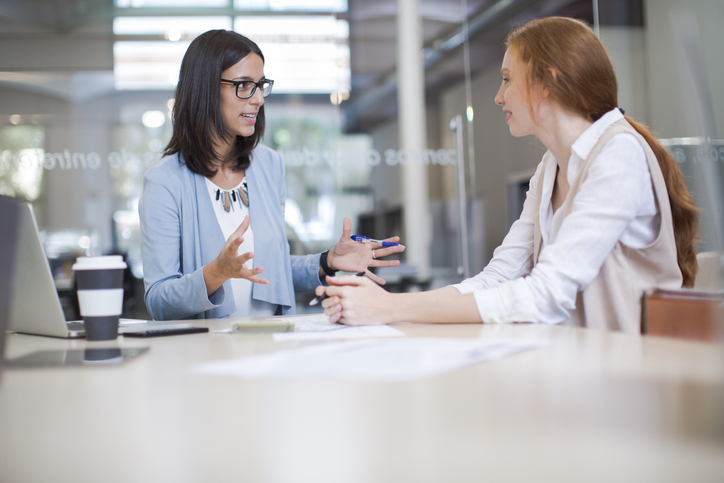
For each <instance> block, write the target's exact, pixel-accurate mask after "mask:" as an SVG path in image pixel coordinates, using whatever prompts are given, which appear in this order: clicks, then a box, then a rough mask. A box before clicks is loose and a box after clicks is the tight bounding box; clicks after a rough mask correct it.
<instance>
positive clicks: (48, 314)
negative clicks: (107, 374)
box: [6, 203, 148, 338]
mask: <svg viewBox="0 0 724 483" xmlns="http://www.w3.org/2000/svg"><path fill="white" fill-rule="evenodd" d="M18 215H19V219H18V236H17V248H16V250H15V251H16V257H15V277H14V280H13V284H12V289H11V295H10V314H9V317H8V320H7V322H8V323H7V327H6V328H7V330H9V331H12V332H21V333H25V334H35V335H46V336H51V337H63V338H78V337H84V336H85V332H84V330H83V321H82V320H75V321H66V320H65V315H64V314H63V307H62V306H61V304H60V298H58V292H57V290H56V288H55V282H54V281H53V274H52V272H51V271H50V265H49V264H48V259H47V258H46V256H45V251H44V250H43V245H42V243H41V241H40V235H39V233H38V224H37V222H36V221H35V213H34V212H33V207H32V206H31V205H30V204H29V203H20V204H19V213H18ZM145 322H148V321H145V320H139V319H121V326H122V327H121V328H120V329H119V332H123V329H124V327H123V326H126V325H130V326H132V327H138V325H136V324H139V323H145ZM144 325H147V324H144Z"/></svg>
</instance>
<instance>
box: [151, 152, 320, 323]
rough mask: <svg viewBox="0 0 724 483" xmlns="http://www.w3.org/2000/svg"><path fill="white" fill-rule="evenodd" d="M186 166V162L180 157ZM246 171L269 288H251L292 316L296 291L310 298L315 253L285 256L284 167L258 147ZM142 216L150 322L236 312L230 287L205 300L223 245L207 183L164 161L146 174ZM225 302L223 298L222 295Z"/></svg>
mask: <svg viewBox="0 0 724 483" xmlns="http://www.w3.org/2000/svg"><path fill="white" fill-rule="evenodd" d="M181 160H183V158H181ZM251 160H252V161H251V165H250V166H249V168H248V169H247V170H246V177H247V181H248V186H249V215H250V219H251V227H252V229H253V230H254V254H255V258H254V265H255V266H257V267H262V268H264V272H263V273H262V274H261V277H263V278H265V279H267V280H269V282H270V284H269V285H261V284H254V285H253V289H252V297H253V298H254V299H256V300H262V301H265V302H269V303H272V304H275V305H277V311H276V314H277V315H282V314H293V313H295V310H296V307H295V303H294V291H295V290H297V291H300V292H306V291H312V290H314V288H315V287H316V286H317V285H320V284H321V283H322V282H321V280H320V279H319V254H316V255H306V256H290V254H289V243H288V241H287V237H286V225H285V222H284V202H285V197H286V187H285V185H284V162H283V160H282V158H281V156H280V155H279V153H277V152H275V151H274V150H272V149H270V148H268V147H266V146H262V145H259V146H257V147H256V148H255V149H254V151H253V152H252V157H251ZM138 211H139V214H140V217H141V240H142V247H141V253H142V257H143V282H144V285H145V288H146V293H145V296H144V299H145V301H146V307H147V308H148V312H149V313H150V314H151V317H153V318H154V319H155V320H174V319H186V318H203V319H215V318H219V317H226V316H228V315H229V314H231V313H233V312H234V311H235V310H236V305H235V303H234V297H233V296H232V295H231V284H230V283H229V281H228V280H227V281H226V282H225V283H224V285H223V286H222V287H221V288H219V289H218V290H217V291H216V292H214V293H213V294H211V295H210V296H207V295H206V285H205V283H204V278H203V267H204V265H206V264H208V263H209V262H211V261H212V260H213V259H214V258H216V257H217V256H218V255H219V253H220V252H221V249H222V248H223V246H224V243H225V240H224V235H223V233H222V232H221V228H220V227H219V223H218V221H217V220H216V215H215V214H214V208H213V206H212V204H211V199H210V197H209V192H208V189H207V187H206V181H205V178H204V177H203V176H201V175H198V174H194V173H192V172H191V171H190V170H189V169H188V168H187V167H186V166H185V165H184V164H182V163H181V162H179V156H178V155H173V156H167V157H166V158H164V159H163V160H161V162H160V163H159V164H158V165H157V166H155V167H153V168H151V169H149V170H148V171H147V172H146V175H145V177H144V181H143V196H142V197H141V201H140V203H139V206H138ZM227 295H228V296H227Z"/></svg>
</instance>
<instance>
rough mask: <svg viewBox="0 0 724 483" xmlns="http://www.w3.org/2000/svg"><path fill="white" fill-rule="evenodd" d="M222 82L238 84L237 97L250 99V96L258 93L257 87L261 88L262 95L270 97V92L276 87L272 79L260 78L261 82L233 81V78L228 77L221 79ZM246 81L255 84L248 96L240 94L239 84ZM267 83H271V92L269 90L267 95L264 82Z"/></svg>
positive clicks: (246, 81) (248, 81)
mask: <svg viewBox="0 0 724 483" xmlns="http://www.w3.org/2000/svg"><path fill="white" fill-rule="evenodd" d="M221 83H222V84H227V85H232V86H236V97H238V98H239V99H250V98H251V97H252V96H253V95H254V94H255V93H256V88H257V87H258V88H260V89H261V96H262V97H269V94H271V92H272V88H273V87H274V81H273V80H271V79H262V80H260V81H259V82H254V81H252V80H238V81H233V80H228V79H221ZM244 83H250V84H254V87H253V88H252V89H251V92H250V93H249V95H248V96H246V97H241V96H240V95H239V86H240V85H241V84H244ZM265 83H269V92H267V94H266V95H264V84H265Z"/></svg>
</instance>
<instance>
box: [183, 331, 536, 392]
mask: <svg viewBox="0 0 724 483" xmlns="http://www.w3.org/2000/svg"><path fill="white" fill-rule="evenodd" d="M541 345H543V343H542V342H541V341H539V340H517V339H515V340H514V339H487V340H486V339H459V338H458V339H452V338H394V339H375V340H365V341H347V342H335V343H330V344H319V345H314V346H310V347H301V348H297V349H292V350H284V351H279V352H273V353H270V354H260V355H255V356H250V357H244V358H239V359H231V360H227V361H216V362H206V363H202V364H196V365H193V366H191V367H190V372H191V373H192V374H207V375H219V376H234V377H238V378H240V379H244V380H295V379H332V380H355V381H388V382H393V381H412V380H416V379H421V378H424V377H429V376H434V375H436V374H441V373H443V372H447V371H452V370H454V369H458V368H460V367H463V366H466V365H469V364H474V363H476V362H480V361H486V360H491V359H497V358H500V357H503V356H506V355H508V354H512V353H514V352H518V351H522V350H527V349H533V348H536V347H540V346H541Z"/></svg>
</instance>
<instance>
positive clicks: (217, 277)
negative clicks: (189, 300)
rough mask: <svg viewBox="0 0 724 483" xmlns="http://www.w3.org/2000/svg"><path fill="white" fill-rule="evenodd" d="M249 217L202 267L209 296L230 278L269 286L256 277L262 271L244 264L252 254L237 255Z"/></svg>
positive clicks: (267, 282)
mask: <svg viewBox="0 0 724 483" xmlns="http://www.w3.org/2000/svg"><path fill="white" fill-rule="evenodd" d="M249 223H250V220H249V216H248V215H247V216H246V217H244V221H242V222H241V225H239V228H237V229H236V231H235V232H234V233H232V234H231V236H230V237H229V239H228V240H226V243H225V244H224V247H223V248H222V249H221V252H220V253H219V256H217V257H216V258H215V259H214V260H213V261H211V263H209V264H208V265H206V266H205V267H204V281H205V282H206V292H207V294H209V295H211V294H212V293H214V292H216V290H218V288H219V287H221V285H222V284H223V283H224V282H226V281H227V280H229V279H230V278H245V279H247V280H249V281H251V282H254V283H261V284H263V285H269V281H268V280H265V279H263V278H260V277H258V276H257V275H258V274H260V273H262V272H263V271H264V269H263V268H261V267H254V268H249V267H247V265H246V262H248V261H249V260H251V259H252V258H254V252H246V253H242V254H241V255H239V254H238V251H239V247H240V246H241V244H242V243H243V242H244V237H243V235H244V233H246V230H247V229H248V228H249Z"/></svg>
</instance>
